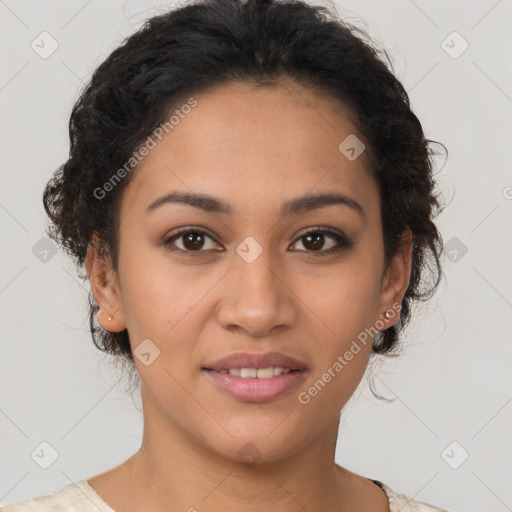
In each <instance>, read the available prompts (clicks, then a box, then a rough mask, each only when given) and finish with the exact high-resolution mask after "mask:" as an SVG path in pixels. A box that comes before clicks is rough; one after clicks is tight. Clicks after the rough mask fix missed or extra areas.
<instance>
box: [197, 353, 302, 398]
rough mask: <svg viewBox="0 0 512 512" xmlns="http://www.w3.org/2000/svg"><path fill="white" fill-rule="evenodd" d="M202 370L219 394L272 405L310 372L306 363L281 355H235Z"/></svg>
mask: <svg viewBox="0 0 512 512" xmlns="http://www.w3.org/2000/svg"><path fill="white" fill-rule="evenodd" d="M201 370H202V373H204V374H205V375H206V376H207V379H208V382H209V383H210V384H212V385H213V386H214V388H215V389H216V390H218V391H221V392H222V393H223V394H227V395H229V396H231V397H232V398H236V399H237V400H239V401H241V402H250V403H263V402H269V401H272V400H274V399H276V398H278V397H281V396H283V395H285V394H286V393H290V392H291V391H292V390H293V389H294V388H296V387H297V386H298V385H299V384H300V383H301V382H302V381H303V380H304V378H305V375H306V374H307V372H308V370H307V367H306V365H305V364H304V363H303V362H301V361H299V360H297V359H295V358H292V357H289V356H286V355H284V354H280V353H278V352H272V353H267V354H248V353H237V354H232V355H230V356H228V357H225V358H223V359H220V360H218V361H216V362H214V363H211V364H208V365H206V366H204V367H202V368H201Z"/></svg>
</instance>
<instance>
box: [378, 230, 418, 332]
mask: <svg viewBox="0 0 512 512" xmlns="http://www.w3.org/2000/svg"><path fill="white" fill-rule="evenodd" d="M411 262H412V232H411V230H410V229H409V228H407V229H406V230H405V231H404V232H403V233H402V235H401V239H400V245H399V248H398V250H397V253H396V254H395V255H394V256H393V258H392V260H391V262H390V264H389V267H388V269H387V271H386V274H385V275H384V277H383V279H382V286H381V292H380V301H379V307H378V310H377V316H378V317H377V318H376V319H375V320H376V323H377V320H378V321H379V322H378V323H379V324H382V323H383V324H384V327H383V328H382V329H380V328H379V331H381V330H385V329H388V328H389V327H391V326H392V325H395V323H396V322H397V321H398V319H399V318H400V307H401V304H402V299H403V298H404V295H405V292H406V291H407V287H408V286H409V281H410V278H411Z"/></svg>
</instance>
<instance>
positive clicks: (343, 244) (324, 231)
mask: <svg viewBox="0 0 512 512" xmlns="http://www.w3.org/2000/svg"><path fill="white" fill-rule="evenodd" d="M190 233H195V234H201V235H206V236H207V237H208V238H211V239H212V240H213V241H214V242H215V243H218V242H217V241H216V240H215V237H213V236H212V235H210V234H209V233H207V232H206V231H204V230H202V229H198V228H186V229H182V230H181V231H178V232H176V233H174V234H173V235H171V236H170V237H168V238H166V239H165V240H164V241H163V244H164V245H165V246H168V247H169V248H170V250H171V251H180V252H183V253H186V254H187V255H188V254H194V253H205V252H208V250H198V251H190V250H184V249H180V248H177V247H173V248H171V247H172V244H173V242H174V241H175V240H177V239H179V238H180V237H182V236H184V235H188V234H190ZM312 234H320V235H328V236H329V237H330V238H332V239H334V240H335V241H336V242H337V244H338V245H337V246H335V247H333V248H331V249H327V250H319V251H311V250H309V251H308V250H298V251H296V252H303V253H308V254H314V255H316V256H329V255H331V254H334V253H337V252H339V251H342V250H343V249H350V248H351V247H352V246H353V245H354V242H353V241H352V240H350V239H349V238H347V237H346V236H345V235H344V234H341V233H338V232H336V231H332V230H331V229H328V228H325V227H323V226H316V227H315V228H313V229H310V230H308V231H306V232H304V233H302V234H301V235H300V236H298V237H297V238H296V240H295V242H294V243H293V244H292V245H295V243H297V242H298V241H299V240H300V239H301V238H304V237H306V236H308V235H312ZM219 252H220V251H219Z"/></svg>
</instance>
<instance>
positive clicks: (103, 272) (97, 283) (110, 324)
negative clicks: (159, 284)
mask: <svg viewBox="0 0 512 512" xmlns="http://www.w3.org/2000/svg"><path fill="white" fill-rule="evenodd" d="M97 248H98V244H97V237H96V236H95V237H94V239H93V241H92V242H91V243H90V244H89V247H88V249H87V257H86V261H85V267H86V270H87V274H88V275H89V281H90V283H91V291H92V293H93V295H94V298H95V299H96V302H97V303H98V305H99V308H100V309H99V311H98V314H97V320H98V323H99V324H100V325H101V326H102V327H103V328H104V329H105V330H107V331H110V332H120V331H122V330H124V329H125V328H126V323H125V320H124V316H123V312H122V308H121V300H120V294H119V286H118V283H117V279H116V276H115V272H114V270H113V269H112V264H111V260H110V259H109V258H108V259H107V258H105V257H103V256H100V255H99V251H98V249H97Z"/></svg>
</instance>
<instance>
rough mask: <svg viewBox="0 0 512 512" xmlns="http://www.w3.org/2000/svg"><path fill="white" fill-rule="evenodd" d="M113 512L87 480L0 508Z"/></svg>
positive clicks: (25, 511) (7, 510)
mask: <svg viewBox="0 0 512 512" xmlns="http://www.w3.org/2000/svg"><path fill="white" fill-rule="evenodd" d="M71 511H72V512H114V511H113V510H112V509H111V508H110V507H108V505H106V503H105V502H103V501H102V500H101V499H100V498H99V496H97V495H96V493H95V492H93V490H92V489H91V487H89V485H88V484H87V480H81V481H79V482H76V483H73V484H69V485H66V486H65V487H63V488H62V489H61V490H60V491H59V492H57V493H55V494H48V495H45V496H38V497H37V498H32V499H30V500H26V501H20V502H17V503H13V504H11V505H5V506H4V507H1V508H0V512H71Z"/></svg>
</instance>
